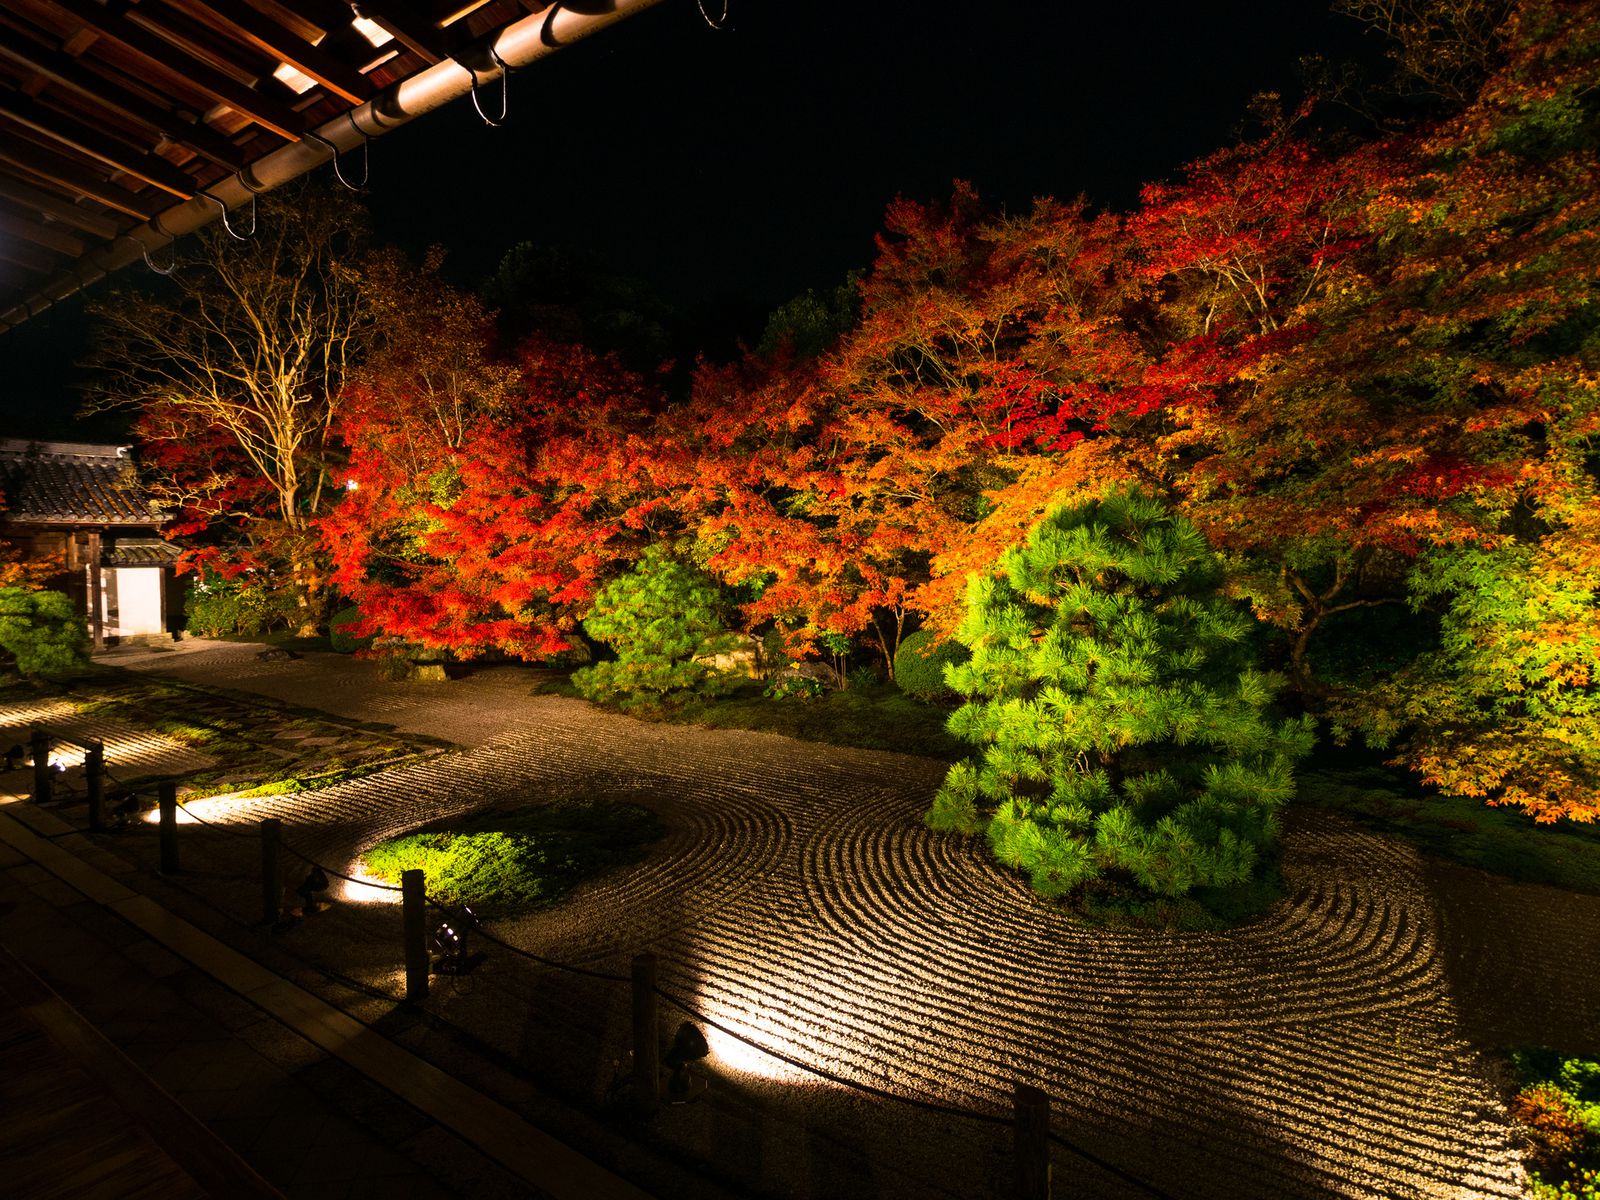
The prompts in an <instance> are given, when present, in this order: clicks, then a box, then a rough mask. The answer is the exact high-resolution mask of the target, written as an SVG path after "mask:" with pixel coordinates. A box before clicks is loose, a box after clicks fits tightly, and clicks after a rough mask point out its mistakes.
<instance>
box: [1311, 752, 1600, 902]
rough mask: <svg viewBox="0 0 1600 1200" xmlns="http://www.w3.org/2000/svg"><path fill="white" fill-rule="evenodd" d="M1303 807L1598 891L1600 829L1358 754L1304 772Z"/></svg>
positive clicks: (1504, 869) (1476, 860)
mask: <svg viewBox="0 0 1600 1200" xmlns="http://www.w3.org/2000/svg"><path fill="white" fill-rule="evenodd" d="M1298 803H1300V804H1307V805H1312V806H1314V807H1318V808H1328V809H1333V810H1335V811H1337V812H1342V813H1345V814H1347V815H1349V816H1351V817H1353V818H1355V819H1356V820H1357V821H1358V822H1360V823H1361V824H1363V825H1365V826H1367V827H1368V828H1371V829H1377V830H1381V831H1382V832H1384V833H1390V834H1394V835H1395V836H1397V837H1400V838H1403V839H1405V840H1406V841H1408V842H1410V843H1411V844H1413V845H1414V846H1416V847H1418V848H1419V849H1421V850H1424V851H1426V852H1427V853H1429V854H1432V855H1435V856H1437V857H1439V858H1443V859H1448V860H1449V861H1451V862H1457V863H1462V864H1464V865H1466V866H1469V867H1478V868H1480V869H1482V870H1485V871H1493V872H1494V873H1495V874H1497V875H1505V876H1508V877H1510V878H1512V879H1516V880H1520V881H1522V882H1524V883H1544V884H1549V885H1551V886H1553V887H1561V888H1570V889H1572V890H1574V891H1580V892H1594V893H1600V825H1580V824H1577V823H1576V822H1573V821H1561V822H1558V823H1557V824H1554V825H1540V824H1538V823H1536V822H1535V821H1534V820H1533V819H1532V818H1530V817H1528V816H1526V815H1524V814H1523V813H1522V812H1521V810H1519V809H1514V808H1490V807H1489V806H1488V805H1486V804H1483V803H1482V802H1480V801H1476V800H1467V799H1458V798H1454V797H1450V796H1441V795H1439V794H1437V793H1432V792H1427V791H1424V790H1423V789H1422V788H1420V787H1418V786H1417V785H1416V784H1415V783H1413V782H1412V781H1411V780H1410V779H1409V778H1407V777H1406V776H1405V775H1403V774H1401V773H1400V772H1398V771H1394V770H1391V769H1390V768H1388V767H1385V766H1383V765H1382V763H1381V762H1379V761H1377V760H1376V757H1375V756H1367V755H1364V754H1362V753H1361V752H1359V751H1353V750H1341V749H1338V748H1328V749H1324V750H1319V752H1318V753H1317V754H1316V756H1315V757H1314V758H1313V759H1312V762H1311V764H1310V765H1309V766H1308V768H1307V769H1306V770H1303V771H1302V772H1300V775H1299V800H1298Z"/></svg>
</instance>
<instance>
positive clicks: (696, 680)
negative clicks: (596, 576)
mask: <svg viewBox="0 0 1600 1200" xmlns="http://www.w3.org/2000/svg"><path fill="white" fill-rule="evenodd" d="M583 628H584V630H585V632H587V633H588V635H589V636H590V637H592V638H594V639H595V640H596V641H600V642H605V643H607V644H608V645H610V646H611V647H612V648H613V649H614V650H615V651H616V655H617V657H616V661H614V662H597V663H595V664H594V665H593V666H590V667H584V668H583V669H582V670H580V671H575V672H573V675H572V683H573V686H575V687H576V688H577V689H578V693H579V694H580V695H582V696H584V697H586V698H588V699H590V700H605V701H612V702H626V701H630V700H646V701H654V700H660V699H662V698H663V697H667V696H674V695H677V696H708V695H715V694H717V693H720V692H726V691H730V690H732V688H733V687H735V686H736V685H737V684H738V682H739V679H740V677H739V676H738V675H736V674H733V673H731V672H723V671H718V670H717V669H716V668H715V667H713V666H712V665H711V663H710V662H708V661H703V660H708V659H710V658H712V657H713V656H715V655H717V654H722V653H726V652H728V651H729V650H731V649H732V648H733V645H734V639H733V638H732V637H731V636H730V635H728V633H727V632H726V630H725V629H724V628H723V624H722V593H721V591H720V589H719V588H718V586H717V584H716V581H715V580H713V579H712V578H711V577H710V576H708V575H706V574H705V573H704V572H703V571H699V570H696V569H695V568H694V567H690V566H686V565H684V564H683V563H680V562H677V561H675V560H674V559H672V558H671V557H670V556H669V554H668V553H667V551H666V549H665V548H664V547H661V546H652V547H650V549H648V550H646V551H645V552H644V554H643V555H642V556H641V557H640V559H639V561H638V563H637V564H636V565H635V566H634V568H633V570H631V571H629V572H628V573H627V574H626V575H621V576H619V577H617V578H616V579H613V580H612V581H611V582H610V583H608V584H606V586H605V587H603V588H601V589H600V593H599V594H598V595H597V596H596V597H595V599H594V604H593V606H592V607H591V608H590V610H589V615H588V617H587V618H585V620H584V622H583Z"/></svg>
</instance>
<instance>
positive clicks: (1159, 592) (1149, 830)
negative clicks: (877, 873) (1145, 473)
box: [928, 491, 1312, 897]
mask: <svg viewBox="0 0 1600 1200" xmlns="http://www.w3.org/2000/svg"><path fill="white" fill-rule="evenodd" d="M997 566H998V572H997V573H996V574H994V575H991V576H974V578H973V580H972V581H971V583H970V585H969V590H968V599H967V616H966V619H965V620H964V621H963V623H962V626H961V629H960V633H959V635H958V636H959V637H960V640H961V641H963V642H964V643H966V645H967V646H968V647H970V649H971V650H972V658H971V660H970V661H969V662H967V663H964V664H961V665H959V666H953V667H951V668H949V670H948V673H947V677H948V680H949V683H950V686H951V687H952V688H953V689H954V690H955V691H956V692H958V693H959V694H961V695H962V696H965V697H966V698H967V702H966V703H965V704H964V705H963V706H962V707H961V708H960V709H959V710H957V711H956V712H955V713H954V714H952V716H951V718H950V730H951V732H952V733H954V734H955V735H956V736H958V737H960V738H962V739H964V740H966V741H969V742H971V743H973V744H974V745H975V746H977V747H978V748H979V751H978V753H977V755H976V756H974V757H973V758H969V759H968V760H966V761H965V762H962V763H958V764H957V765H956V766H954V767H952V768H951V770H950V773H949V775H948V776H947V777H946V779H945V782H944V786H943V787H942V788H941V789H940V790H939V793H938V795H937V796H936V798H935V800H934V804H933V809H932V811H931V812H930V813H929V814H928V824H929V825H930V826H932V827H933V828H934V829H939V830H953V831H959V832H964V833H977V832H979V831H980V830H981V831H983V832H985V833H986V834H987V836H988V841H989V845H990V846H991V847H992V849H993V850H994V853H995V856H996V857H997V858H999V860H1000V861H1001V862H1003V863H1005V864H1006V865H1007V866H1009V867H1012V868H1014V869H1016V870H1020V871H1024V872H1026V873H1027V875H1028V877H1029V880H1030V881H1031V883H1032V885H1033V888H1034V890H1035V891H1037V892H1038V893H1039V894H1040V895H1043V896H1051V897H1053V896H1060V895H1063V894H1065V893H1067V892H1068V891H1070V890H1071V889H1073V888H1076V887H1078V886H1080V885H1085V884H1088V883H1091V882H1092V881H1094V880H1096V879H1099V878H1101V877H1102V876H1105V875H1106V874H1107V873H1110V874H1112V875H1115V876H1120V877H1123V878H1125V879H1131V880H1132V881H1133V882H1135V883H1137V884H1138V885H1139V886H1141V887H1143V888H1145V889H1147V890H1149V891H1151V892H1155V893H1158V894H1160V895H1163V896H1181V895H1184V894H1185V893H1187V892H1188V891H1189V890H1190V889H1191V888H1194V887H1199V886H1226V885H1229V884H1237V883H1243V882H1245V881H1247V880H1249V879H1250V877H1251V875H1252V873H1253V871H1254V869H1255V867H1256V864H1257V862H1258V861H1259V858H1260V853H1261V851H1262V850H1263V849H1264V848H1265V847H1267V846H1268V845H1269V844H1270V843H1271V842H1272V841H1273V839H1274V838H1275V837H1276V834H1277V815H1276V814H1277V809H1278V808H1279V806H1280V805H1282V804H1283V802H1284V801H1286V800H1287V799H1289V797H1290V796H1291V795H1292V794H1293V791H1294V780H1293V773H1292V767H1293V764H1294V763H1295V761H1296V760H1298V759H1300V758H1302V757H1303V756H1304V755H1305V754H1307V753H1308V752H1309V751H1310V748H1311V742H1312V732H1311V722H1310V720H1309V718H1302V719H1300V720H1295V721H1281V722H1275V721H1273V720H1272V719H1271V718H1270V717H1269V715H1268V709H1269V707H1270V705H1271V703H1272V699H1273V696H1274V694H1275V692H1276V691H1277V689H1278V688H1279V687H1280V686H1281V684H1282V681H1281V680H1280V679H1279V678H1277V677H1276V676H1273V675H1270V674H1267V673H1264V672H1262V671H1261V670H1259V669H1258V668H1257V667H1256V665H1255V663H1254V657H1253V654H1252V651H1251V648H1250V645H1249V633H1250V628H1251V624H1250V621H1249V619H1248V618H1247V617H1246V616H1245V615H1244V614H1243V613H1241V612H1240V611H1239V610H1238V608H1237V607H1236V606H1235V605H1234V604H1233V603H1232V602H1230V601H1229V600H1227V599H1226V598H1225V597H1223V596H1222V595H1221V593H1220V592H1219V591H1218V584H1219V583H1220V581H1221V569H1220V566H1219V565H1218V562H1217V559H1216V557H1215V555H1213V554H1212V552H1211V550H1210V548H1209V547H1208V546H1207V545H1206V542H1205V539H1204V538H1203V537H1202V536H1201V535H1200V533H1199V531H1198V530H1196V529H1195V528H1194V527H1193V526H1192V525H1190V524H1189V523H1188V522H1187V521H1183V520H1181V519H1179V518H1177V517H1175V516H1173V515H1172V514H1171V513H1169V512H1168V511H1167V510H1166V508H1165V507H1164V506H1163V505H1162V504H1160V503H1159V502H1158V501H1156V500H1153V499H1151V498H1150V497H1148V496H1145V495H1143V494H1141V493H1139V492H1137V491H1120V492H1114V493H1112V494H1110V495H1107V496H1106V497H1104V498H1103V499H1099V500H1093V501H1089V502H1086V503H1082V504H1078V505H1076V506H1073V507H1066V508H1060V509H1057V510H1055V511H1054V512H1052V513H1050V514H1049V515H1048V516H1046V517H1045V519H1044V520H1043V521H1042V522H1040V524H1039V525H1038V526H1036V527H1035V528H1034V529H1033V530H1032V532H1030V534H1029V535H1028V538H1027V540H1026V541H1025V542H1024V543H1023V544H1022V545H1020V546H1017V547H1014V548H1013V549H1011V550H1009V551H1007V552H1006V553H1005V554H1004V555H1002V556H1001V558H1000V561H999V563H998V564H997Z"/></svg>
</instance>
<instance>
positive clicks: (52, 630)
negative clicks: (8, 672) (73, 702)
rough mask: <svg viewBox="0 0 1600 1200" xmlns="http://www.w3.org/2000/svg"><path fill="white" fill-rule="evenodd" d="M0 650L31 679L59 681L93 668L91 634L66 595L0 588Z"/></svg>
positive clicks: (25, 589)
mask: <svg viewBox="0 0 1600 1200" xmlns="http://www.w3.org/2000/svg"><path fill="white" fill-rule="evenodd" d="M0 650H3V651H4V652H5V655H6V656H7V657H8V658H9V659H10V660H11V663H12V665H14V666H15V668H16V670H17V671H19V672H20V673H21V674H23V675H25V676H27V677H28V678H30V679H41V678H42V679H58V678H61V677H63V676H67V675H71V674H74V673H75V672H77V671H81V670H82V669H83V668H85V667H87V666H88V665H89V634H88V630H87V629H86V627H85V625H84V618H83V616H82V614H81V613H79V612H78V611H77V610H76V609H74V608H73V606H72V601H71V600H69V599H68V598H67V597H66V596H65V595H63V594H62V593H60V592H47V591H33V590H31V589H29V588H20V587H0Z"/></svg>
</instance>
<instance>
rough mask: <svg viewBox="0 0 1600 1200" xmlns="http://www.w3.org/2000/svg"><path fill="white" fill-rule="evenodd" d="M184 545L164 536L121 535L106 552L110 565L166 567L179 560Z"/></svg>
mask: <svg viewBox="0 0 1600 1200" xmlns="http://www.w3.org/2000/svg"><path fill="white" fill-rule="evenodd" d="M182 553H183V547H181V546H177V545H174V544H173V543H172V542H169V541H166V540H164V539H162V538H127V537H119V538H117V540H116V542H115V543H114V544H113V545H112V546H111V548H110V549H109V550H107V551H106V553H105V565H106V566H108V567H165V566H169V565H171V564H172V563H175V562H177V561H178V556H179V555H180V554H182Z"/></svg>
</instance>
